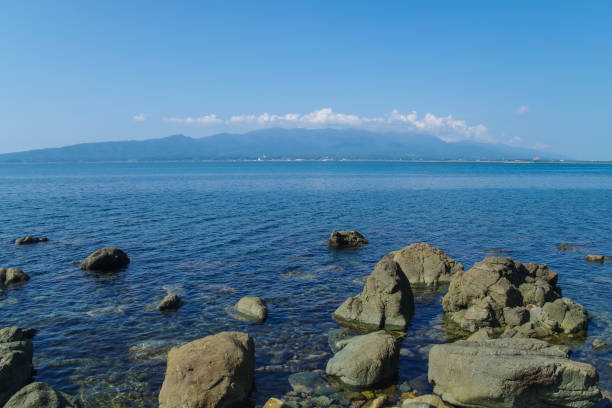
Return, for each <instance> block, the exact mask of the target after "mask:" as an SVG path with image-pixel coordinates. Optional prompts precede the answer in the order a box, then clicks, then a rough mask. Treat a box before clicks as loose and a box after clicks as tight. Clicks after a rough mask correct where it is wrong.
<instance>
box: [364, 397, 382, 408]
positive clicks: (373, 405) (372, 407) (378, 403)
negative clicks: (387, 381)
mask: <svg viewBox="0 0 612 408" xmlns="http://www.w3.org/2000/svg"><path fill="white" fill-rule="evenodd" d="M386 400H387V397H385V396H384V395H383V396H380V397H378V398H376V399H374V400H372V401H370V402H369V403H367V404H366V407H367V408H382V406H383V405H384V404H385V401H386Z"/></svg>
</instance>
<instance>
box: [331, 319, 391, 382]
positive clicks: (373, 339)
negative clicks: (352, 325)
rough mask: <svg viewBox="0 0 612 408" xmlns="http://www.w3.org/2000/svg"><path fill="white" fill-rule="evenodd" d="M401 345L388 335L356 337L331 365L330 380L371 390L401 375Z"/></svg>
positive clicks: (337, 354)
mask: <svg viewBox="0 0 612 408" xmlns="http://www.w3.org/2000/svg"><path fill="white" fill-rule="evenodd" d="M398 360H399V345H398V342H397V340H396V339H395V338H394V337H393V336H392V335H390V334H389V333H387V332H385V331H378V332H374V333H369V334H365V335H362V336H355V337H353V338H351V339H349V340H347V342H346V345H345V346H344V347H343V348H342V349H341V350H340V351H338V353H336V355H334V356H333V357H332V358H331V359H330V360H329V361H328V362H327V367H326V369H325V371H326V373H327V375H328V376H333V377H336V378H337V379H338V380H340V381H341V382H342V383H343V384H345V385H348V386H351V387H369V386H373V385H377V384H381V383H384V382H385V381H387V380H390V379H392V378H394V377H395V376H396V375H397V364H398Z"/></svg>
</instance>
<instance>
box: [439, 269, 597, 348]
mask: <svg viewBox="0 0 612 408" xmlns="http://www.w3.org/2000/svg"><path fill="white" fill-rule="evenodd" d="M442 304H443V308H444V311H445V312H446V317H447V319H448V320H449V321H450V322H453V323H455V324H457V325H458V326H460V327H461V328H462V329H463V330H466V331H468V332H476V331H478V330H479V329H482V328H489V329H492V330H493V332H496V333H497V334H501V333H505V334H506V335H508V336H519V337H547V336H552V335H554V334H558V333H566V334H578V333H584V332H585V331H586V329H587V326H588V321H589V316H588V313H587V312H586V310H585V308H584V307H582V306H581V305H580V304H578V303H577V302H575V301H573V300H571V299H569V298H565V297H562V295H561V288H560V287H559V286H557V274H556V273H555V272H553V271H552V270H550V269H548V267H547V266H546V265H538V264H535V263H525V264H523V263H521V262H517V261H515V260H513V259H512V258H497V257H491V258H485V259H484V260H483V261H481V262H477V263H476V264H474V266H473V267H472V268H471V269H469V270H467V271H466V272H464V273H462V274H460V275H457V276H456V277H455V278H454V279H453V281H452V282H451V284H450V287H449V290H448V293H447V294H446V296H444V299H443V302H442Z"/></svg>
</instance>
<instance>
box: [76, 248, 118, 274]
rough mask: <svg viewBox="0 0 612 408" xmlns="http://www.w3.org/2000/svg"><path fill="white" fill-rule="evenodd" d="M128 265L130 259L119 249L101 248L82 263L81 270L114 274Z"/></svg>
mask: <svg viewBox="0 0 612 408" xmlns="http://www.w3.org/2000/svg"><path fill="white" fill-rule="evenodd" d="M129 263H130V258H129V257H128V256H127V254H126V253H125V252H123V251H122V250H121V249H119V248H102V249H98V250H97V251H95V252H93V253H92V254H91V255H89V256H88V257H87V258H85V260H84V261H83V262H81V265H80V267H81V269H83V270H86V271H99V272H114V271H118V270H120V269H123V268H125V267H127V266H128V264H129Z"/></svg>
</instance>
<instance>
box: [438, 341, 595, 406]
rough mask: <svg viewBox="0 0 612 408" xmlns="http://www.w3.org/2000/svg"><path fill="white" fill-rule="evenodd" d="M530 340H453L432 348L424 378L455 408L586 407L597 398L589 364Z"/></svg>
mask: <svg viewBox="0 0 612 408" xmlns="http://www.w3.org/2000/svg"><path fill="white" fill-rule="evenodd" d="M568 357H569V352H568V351H567V350H566V349H562V348H559V347H555V346H550V345H549V344H548V343H546V342H544V341H541V340H536V339H496V340H484V341H477V342H473V341H464V340H463V341H458V342H455V343H451V344H441V345H436V346H434V347H433V348H432V349H431V351H430V353H429V373H428V376H429V380H430V382H431V383H432V384H434V391H435V393H436V394H437V395H439V396H440V397H441V398H442V399H443V400H444V401H446V402H447V403H450V404H452V405H456V406H459V407H534V408H551V407H558V406H566V407H570V406H571V407H576V408H582V407H584V408H587V407H591V406H592V405H594V404H595V403H596V402H598V401H599V400H601V393H600V391H599V389H598V387H597V385H598V380H599V377H598V375H597V371H596V370H595V368H594V367H593V366H591V365H589V364H585V363H579V362H575V361H572V360H570V359H569V358H568Z"/></svg>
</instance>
